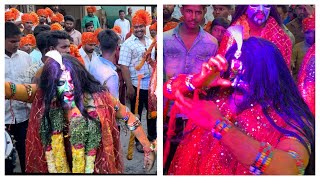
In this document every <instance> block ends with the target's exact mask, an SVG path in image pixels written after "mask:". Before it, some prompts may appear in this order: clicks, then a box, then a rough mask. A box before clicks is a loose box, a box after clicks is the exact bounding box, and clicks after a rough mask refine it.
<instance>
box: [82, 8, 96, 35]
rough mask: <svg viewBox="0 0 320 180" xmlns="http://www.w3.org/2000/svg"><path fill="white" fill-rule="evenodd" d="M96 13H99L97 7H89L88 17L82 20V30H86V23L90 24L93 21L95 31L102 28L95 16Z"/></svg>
mask: <svg viewBox="0 0 320 180" xmlns="http://www.w3.org/2000/svg"><path fill="white" fill-rule="evenodd" d="M96 11H97V9H96V7H95V6H88V7H87V13H88V15H86V16H84V17H83V18H82V21H81V28H85V25H86V23H87V22H90V21H92V23H93V27H94V29H95V30H96V29H97V28H99V27H100V22H99V18H98V17H97V16H95V15H94V14H93V13H94V12H96Z"/></svg>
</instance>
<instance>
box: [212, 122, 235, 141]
mask: <svg viewBox="0 0 320 180" xmlns="http://www.w3.org/2000/svg"><path fill="white" fill-rule="evenodd" d="M231 126H232V123H231V122H230V121H228V120H219V119H218V120H216V123H215V125H214V127H213V128H212V130H211V133H212V136H213V137H214V138H216V139H218V140H220V139H221V138H222V135H223V134H224V133H226V132H228V131H229V129H230V128H231Z"/></svg>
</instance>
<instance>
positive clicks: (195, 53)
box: [163, 23, 218, 119]
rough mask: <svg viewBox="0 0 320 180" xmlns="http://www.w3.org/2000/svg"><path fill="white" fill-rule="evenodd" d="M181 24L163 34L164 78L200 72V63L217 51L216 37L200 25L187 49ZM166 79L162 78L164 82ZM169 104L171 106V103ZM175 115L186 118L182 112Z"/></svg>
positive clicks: (206, 60)
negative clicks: (180, 29) (182, 37)
mask: <svg viewBox="0 0 320 180" xmlns="http://www.w3.org/2000/svg"><path fill="white" fill-rule="evenodd" d="M181 25H182V23H180V24H179V25H178V26H177V27H176V28H174V29H172V30H170V31H167V32H165V33H164V34H163V63H164V64H163V68H164V72H165V76H164V78H171V77H173V76H177V75H179V74H196V73H200V71H201V67H202V64H203V63H204V62H208V60H209V58H210V57H211V56H215V55H216V53H217V49H218V41H217V39H216V38H215V37H213V36H211V35H210V34H209V33H207V32H205V31H204V30H203V29H202V27H200V31H199V34H198V36H197V38H196V39H195V40H194V42H193V44H192V46H191V48H190V49H189V50H188V49H187V48H186V46H185V44H184V42H183V41H182V39H181V36H180V35H179V28H180V27H181ZM168 80H169V79H164V82H165V81H168ZM166 101H167V99H166V98H164V103H163V104H165V102H166ZM170 106H172V103H171V104H170ZM170 109H171V108H170ZM168 115H170V112H168ZM177 117H181V118H183V119H187V117H186V116H185V115H184V114H177Z"/></svg>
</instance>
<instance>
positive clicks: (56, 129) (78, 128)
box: [40, 95, 101, 173]
mask: <svg viewBox="0 0 320 180" xmlns="http://www.w3.org/2000/svg"><path fill="white" fill-rule="evenodd" d="M84 105H85V107H86V109H87V111H88V113H89V116H90V117H91V118H92V119H86V118H85V117H83V116H82V115H81V113H80V111H79V109H77V108H74V109H73V110H72V112H73V114H72V116H71V118H70V121H69V122H70V126H69V129H68V130H69V134H70V143H71V145H72V149H71V151H72V172H73V173H93V172H94V162H95V158H96V152H97V148H98V147H99V145H100V141H101V128H100V120H99V117H98V114H97V112H96V108H95V105H94V100H93V97H92V96H91V95H84ZM49 119H50V121H49ZM49 119H48V118H46V117H44V118H43V120H42V121H41V125H40V137H41V142H42V144H43V145H44V146H45V150H46V152H45V157H46V160H47V165H48V171H49V173H70V168H69V164H68V162H67V157H66V152H65V147H64V139H63V128H64V127H65V125H66V122H67V121H66V119H65V118H64V112H63V109H61V108H52V109H51V110H50V112H49Z"/></svg>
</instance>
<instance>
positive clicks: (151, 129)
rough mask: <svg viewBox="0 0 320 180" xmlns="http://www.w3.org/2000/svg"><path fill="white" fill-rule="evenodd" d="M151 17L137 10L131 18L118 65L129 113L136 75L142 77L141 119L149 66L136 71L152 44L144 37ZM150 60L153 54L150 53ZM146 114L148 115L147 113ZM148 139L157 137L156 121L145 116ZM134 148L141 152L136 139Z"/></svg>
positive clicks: (146, 65) (133, 104) (146, 102)
mask: <svg viewBox="0 0 320 180" xmlns="http://www.w3.org/2000/svg"><path fill="white" fill-rule="evenodd" d="M150 23H151V16H150V14H149V13H148V12H147V11H145V10H138V11H137V12H136V13H135V14H134V16H133V17H132V26H133V35H131V36H130V37H129V38H128V39H127V40H126V41H125V42H124V43H123V44H122V45H121V49H120V56H119V62H118V63H119V64H120V66H121V71H122V75H123V78H124V81H125V83H126V86H127V97H128V98H129V100H130V104H131V112H134V110H135V102H136V96H137V94H136V92H137V88H138V75H143V77H142V79H141V82H140V94H139V107H138V114H139V116H140V117H141V115H142V109H143V107H146V109H148V89H149V83H150V77H151V70H152V68H151V66H150V65H149V64H148V63H144V64H143V66H142V68H141V69H140V70H139V71H137V70H136V69H135V66H136V65H138V64H139V63H140V61H141V59H142V57H143V56H144V54H145V52H146V50H147V49H148V48H149V46H150V45H151V43H152V40H151V39H150V38H149V37H147V36H146V35H145V33H146V26H148V25H150ZM152 59H155V58H154V53H152ZM147 114H148V113H147ZM146 119H147V129H148V139H149V140H150V141H153V140H155V139H156V137H157V131H156V122H157V121H156V120H155V119H149V118H148V116H147V118H146ZM136 148H137V150H138V152H143V150H142V146H141V144H140V143H139V142H138V141H137V139H136Z"/></svg>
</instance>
